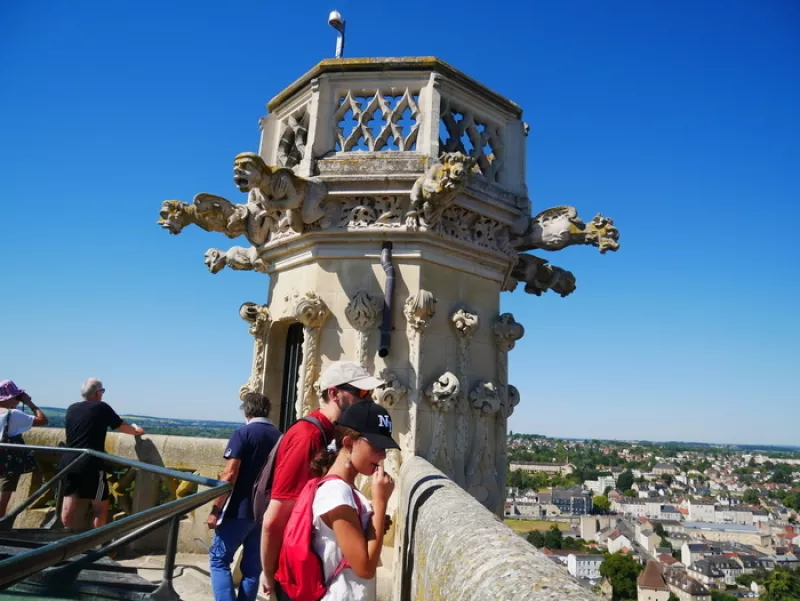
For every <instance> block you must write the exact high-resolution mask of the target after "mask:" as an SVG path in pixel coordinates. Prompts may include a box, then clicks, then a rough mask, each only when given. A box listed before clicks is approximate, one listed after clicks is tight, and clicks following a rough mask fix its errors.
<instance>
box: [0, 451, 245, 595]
mask: <svg viewBox="0 0 800 601" xmlns="http://www.w3.org/2000/svg"><path fill="white" fill-rule="evenodd" d="M0 447H11V448H14V449H17V450H19V449H20V447H22V445H14V444H7V443H0ZM23 448H24V449H25V450H26V451H46V452H48V453H53V452H55V453H57V454H64V453H74V454H78V455H79V457H77V458H76V460H75V461H77V460H78V459H82V458H85V457H87V456H92V457H96V458H98V459H102V460H103V461H107V462H109V463H117V464H120V465H124V466H127V467H132V468H137V469H140V470H142V471H144V472H149V473H154V474H159V475H162V476H166V477H170V478H176V479H178V480H186V481H189V482H193V483H195V484H198V485H203V486H207V487H209V488H208V490H204V491H199V492H196V493H192V494H191V495H189V496H186V497H184V498H182V499H176V500H174V501H170V502H169V503H166V504H164V505H161V506H158V507H151V508H150V509H146V510H144V511H142V512H140V513H136V514H134V515H130V516H126V517H124V518H122V519H120V520H118V521H116V522H111V523H110V524H106V525H105V526H101V527H99V528H96V529H94V530H89V531H87V532H81V533H78V534H74V535H72V536H67V537H65V538H63V539H61V540H59V541H56V542H54V543H50V544H47V545H44V546H42V547H40V548H38V549H34V550H32V551H28V552H25V553H21V554H18V555H15V556H13V557H9V558H8V559H4V560H2V561H0V589H4V588H7V587H8V586H11V585H13V584H16V583H17V582H20V581H22V580H25V579H26V578H27V577H28V576H31V575H32V574H35V573H36V572H39V571H41V570H43V569H45V568H48V567H50V566H53V565H55V564H57V563H59V562H61V561H64V560H65V559H68V558H70V557H73V556H74V555H78V554H80V553H83V552H85V551H88V550H89V549H91V548H92V547H94V546H96V545H98V544H103V543H106V542H108V541H110V540H113V539H114V538H117V537H119V536H123V535H126V534H128V533H130V532H133V531H134V530H136V529H139V528H141V527H142V526H143V525H146V524H149V523H152V522H154V521H157V520H162V519H164V518H170V517H172V518H173V519H177V516H180V515H182V514H184V513H187V512H189V511H192V510H193V509H196V508H197V507H200V506H201V505H204V504H205V503H207V502H208V501H211V500H213V499H215V498H217V497H218V496H220V495H222V494H225V493H227V492H230V491H231V489H232V488H233V487H232V485H231V484H230V483H228V482H223V481H220V480H214V479H212V478H206V477H204V476H197V475H195V474H190V473H186V472H181V471H178V470H171V469H169V468H165V467H161V466H157V465H151V464H149V463H142V462H141V461H135V460H133V459H125V458H123V457H116V456H114V455H108V454H106V453H101V452H99V451H94V450H91V449H73V448H69V447H47V446H37V445H25V446H24V447H23ZM67 471H68V470H66V469H62V470H61V471H60V472H59V473H58V474H57V475H56V477H54V478H53V479H52V480H58V479H61V478H63V477H64V476H65V474H66V473H67ZM48 484H51V483H50V482H49V483H48ZM51 486H52V485H51ZM47 490H49V487H45V486H42V487H41V488H39V490H37V491H36V493H34V496H37V495H38V496H41V495H42V494H44V492H46V491H47ZM174 526H175V527H174V528H170V533H169V539H170V541H172V540H173V538H175V537H177V523H176V522H174ZM173 530H174V532H173ZM168 547H171V551H172V553H173V554H174V552H175V545H174V544H171V545H168ZM168 551H170V549H168ZM168 554H169V553H168ZM166 561H167V564H168V566H169V565H174V557H172V558H170V557H167V560H166ZM169 571H170V572H171V570H169ZM165 573H166V571H165ZM169 578H170V579H171V574H170V575H169Z"/></svg>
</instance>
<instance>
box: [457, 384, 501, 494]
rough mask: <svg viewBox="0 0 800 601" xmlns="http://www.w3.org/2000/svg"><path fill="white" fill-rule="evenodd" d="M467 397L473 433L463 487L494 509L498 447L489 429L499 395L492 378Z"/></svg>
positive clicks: (497, 491) (495, 411) (474, 389)
mask: <svg viewBox="0 0 800 601" xmlns="http://www.w3.org/2000/svg"><path fill="white" fill-rule="evenodd" d="M469 401H470V406H471V408H472V411H473V412H474V413H475V435H474V437H473V439H472V453H471V455H470V461H469V465H468V466H467V480H466V489H467V491H468V492H469V494H471V495H472V496H473V497H475V498H476V499H478V501H480V502H481V503H482V504H483V505H484V506H486V507H489V508H490V509H493V508H494V507H495V506H496V505H497V502H498V498H499V496H500V494H499V490H498V483H497V470H496V467H495V458H496V457H497V454H498V453H499V452H500V449H497V448H495V447H492V446H491V443H490V439H489V430H490V427H491V426H492V425H494V421H495V420H494V414H495V413H497V410H498V409H499V408H500V397H499V396H498V394H497V388H496V386H495V385H494V384H493V383H492V382H487V381H484V380H482V381H480V382H478V383H477V384H476V385H475V387H474V388H473V389H472V391H471V392H470V393H469ZM500 490H502V488H501V489H500Z"/></svg>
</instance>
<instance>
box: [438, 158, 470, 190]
mask: <svg viewBox="0 0 800 601" xmlns="http://www.w3.org/2000/svg"><path fill="white" fill-rule="evenodd" d="M439 161H440V162H441V163H442V167H443V168H442V171H441V173H440V176H439V177H440V181H439V184H440V185H441V187H442V189H444V190H453V189H455V188H458V187H459V186H462V185H464V184H465V183H466V182H467V179H468V178H469V176H470V173H472V167H473V166H474V165H475V159H473V158H471V157H468V156H466V155H464V154H462V153H460V152H446V153H444V154H443V155H442V156H441V157H440V159H439Z"/></svg>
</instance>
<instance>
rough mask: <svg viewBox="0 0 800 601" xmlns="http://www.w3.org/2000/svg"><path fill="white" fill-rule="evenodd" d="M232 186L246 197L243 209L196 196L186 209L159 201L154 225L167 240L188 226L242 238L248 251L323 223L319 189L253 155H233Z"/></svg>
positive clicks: (322, 191)
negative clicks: (249, 246)
mask: <svg viewBox="0 0 800 601" xmlns="http://www.w3.org/2000/svg"><path fill="white" fill-rule="evenodd" d="M233 180H234V183H235V184H236V186H237V187H238V188H239V190H240V191H242V192H247V203H246V204H234V203H232V202H231V201H229V200H227V199H226V198H223V197H221V196H216V195H214V194H205V193H201V194H198V195H197V196H195V197H194V200H193V201H192V203H191V204H189V203H185V202H181V201H179V200H165V201H164V202H163V203H162V205H161V211H160V213H159V215H160V219H159V220H158V223H159V225H160V226H161V227H163V228H164V229H166V230H168V231H169V232H170V233H171V234H179V233H180V232H181V230H182V229H183V228H184V227H186V226H187V225H190V224H195V225H197V226H199V227H201V228H202V229H204V230H206V231H209V232H221V233H223V234H225V235H226V236H228V237H229V238H236V237H238V236H242V235H244V236H245V237H246V238H247V240H248V241H249V242H250V244H252V245H253V246H261V245H263V244H265V243H267V242H268V241H269V239H270V237H271V236H272V235H274V234H278V233H286V232H292V231H293V232H296V233H302V232H303V226H304V225H308V224H312V223H315V222H316V221H319V220H320V219H322V217H324V215H325V213H324V211H323V209H322V206H321V205H322V200H323V198H324V197H325V195H326V194H327V188H326V187H325V184H324V183H323V182H321V181H319V180H316V179H305V178H302V177H299V176H297V175H295V174H294V172H293V171H292V170H291V169H285V168H282V167H270V166H268V165H266V164H265V163H264V160H263V159H262V158H261V157H260V156H259V155H257V154H255V153H253V152H244V153H242V154H239V155H238V156H237V157H236V158H235V159H234V162H233Z"/></svg>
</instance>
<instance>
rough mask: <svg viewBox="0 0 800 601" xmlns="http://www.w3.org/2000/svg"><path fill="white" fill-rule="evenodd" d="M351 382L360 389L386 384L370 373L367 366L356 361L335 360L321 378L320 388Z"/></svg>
mask: <svg viewBox="0 0 800 601" xmlns="http://www.w3.org/2000/svg"><path fill="white" fill-rule="evenodd" d="M343 384H349V385H350V386H354V387H356V388H358V389H359V390H373V389H375V388H377V387H378V386H382V385H383V384H384V382H383V380H381V379H380V378H376V377H375V376H371V375H369V372H368V371H367V370H366V368H365V367H364V366H363V365H361V364H360V363H356V362H355V361H334V362H333V363H331V364H330V365H329V366H328V367H327V369H326V370H325V371H324V372H322V375H321V376H320V378H319V388H320V390H328V388H331V387H333V388H335V387H337V386H342V385H343Z"/></svg>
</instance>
